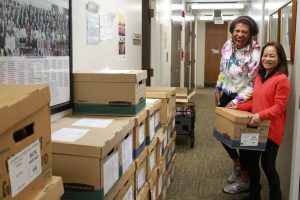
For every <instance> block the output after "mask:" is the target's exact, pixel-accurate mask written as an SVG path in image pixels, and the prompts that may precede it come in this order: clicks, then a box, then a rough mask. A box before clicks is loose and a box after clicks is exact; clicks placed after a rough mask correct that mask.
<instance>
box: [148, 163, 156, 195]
mask: <svg viewBox="0 0 300 200" xmlns="http://www.w3.org/2000/svg"><path fill="white" fill-rule="evenodd" d="M157 182H158V169H157V168H155V170H154V172H153V174H152V176H151V177H150V179H149V181H148V183H149V192H150V195H149V197H150V198H149V199H150V200H156V199H157V198H158V195H157Z"/></svg>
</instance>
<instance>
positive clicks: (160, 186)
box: [158, 174, 163, 195]
mask: <svg viewBox="0 0 300 200" xmlns="http://www.w3.org/2000/svg"><path fill="white" fill-rule="evenodd" d="M162 177H163V176H162V174H160V175H159V179H158V195H160V194H161V190H162Z"/></svg>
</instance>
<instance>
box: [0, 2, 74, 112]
mask: <svg viewBox="0 0 300 200" xmlns="http://www.w3.org/2000/svg"><path fill="white" fill-rule="evenodd" d="M71 2H72V1H71V0H55V1H48V0H39V1H36V0H2V1H1V3H0V13H1V14H2V15H1V17H0V44H1V45H0V57H1V66H0V84H40V83H46V84H48V86H49V88H50V95H51V102H50V106H51V113H52V114H54V113H57V112H60V111H63V110H66V109H69V108H72V31H71V28H72V27H71V24H72V23H71V16H72V12H71V8H72V5H71Z"/></svg>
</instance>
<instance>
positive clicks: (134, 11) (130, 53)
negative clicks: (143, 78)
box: [72, 0, 142, 71]
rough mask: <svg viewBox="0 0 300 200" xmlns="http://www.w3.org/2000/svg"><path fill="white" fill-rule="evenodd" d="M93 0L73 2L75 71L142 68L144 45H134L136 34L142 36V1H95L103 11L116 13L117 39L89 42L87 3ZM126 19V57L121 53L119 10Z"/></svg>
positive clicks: (115, 36) (115, 34) (114, 28)
mask: <svg viewBox="0 0 300 200" xmlns="http://www.w3.org/2000/svg"><path fill="white" fill-rule="evenodd" d="M88 2H89V0H76V1H72V4H73V5H72V26H73V27H72V28H73V29H72V33H73V70H74V71H75V70H79V69H102V68H104V67H111V68H114V69H141V68H142V67H141V65H142V61H141V60H142V46H141V45H133V40H132V35H133V34H139V35H142V1H132V0H114V1H107V0H93V2H94V3H97V4H98V5H99V6H100V8H99V13H101V12H111V13H114V14H115V15H116V16H115V19H114V25H113V38H112V40H109V41H100V43H99V44H87V37H86V36H87V31H86V30H87V16H86V12H87V11H86V5H87V3H88ZM119 12H122V13H123V14H124V15H125V19H126V25H125V30H126V57H125V58H119V56H118V13H119Z"/></svg>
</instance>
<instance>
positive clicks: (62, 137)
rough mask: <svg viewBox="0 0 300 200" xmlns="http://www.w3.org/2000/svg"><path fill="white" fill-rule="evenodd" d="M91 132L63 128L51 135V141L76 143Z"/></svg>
mask: <svg viewBox="0 0 300 200" xmlns="http://www.w3.org/2000/svg"><path fill="white" fill-rule="evenodd" d="M87 132H89V129H79V128H62V129H60V130H58V131H56V132H54V133H52V135H51V140H56V141H63V142H75V141H76V140H79V139H80V138H82V137H83V136H84V135H85V134H87Z"/></svg>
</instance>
